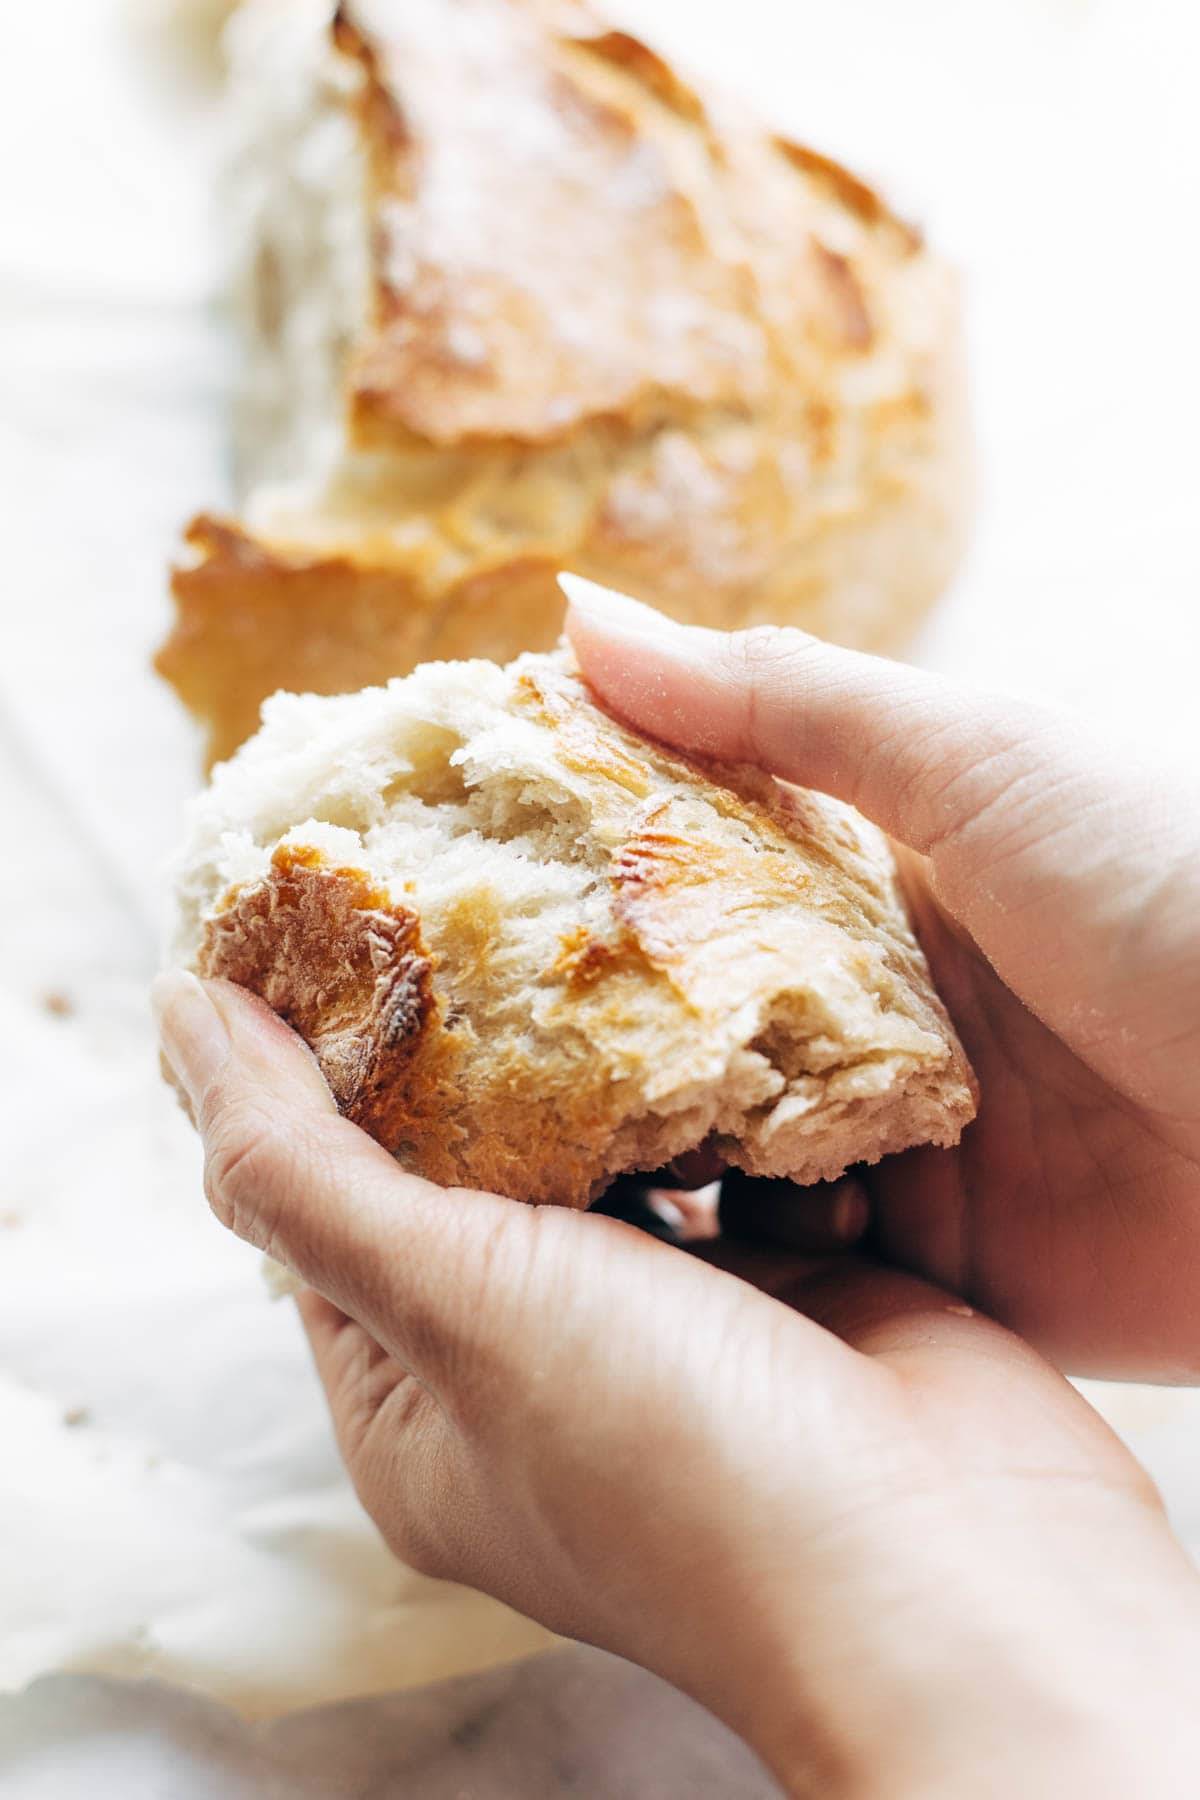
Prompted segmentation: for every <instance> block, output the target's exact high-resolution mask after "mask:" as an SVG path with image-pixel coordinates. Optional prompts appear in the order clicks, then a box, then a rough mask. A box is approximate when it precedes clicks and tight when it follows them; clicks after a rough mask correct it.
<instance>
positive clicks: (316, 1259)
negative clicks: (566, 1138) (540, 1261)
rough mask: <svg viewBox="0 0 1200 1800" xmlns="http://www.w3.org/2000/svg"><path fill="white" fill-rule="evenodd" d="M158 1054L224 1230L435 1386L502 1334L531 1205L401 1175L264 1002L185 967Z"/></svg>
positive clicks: (169, 981)
mask: <svg viewBox="0 0 1200 1800" xmlns="http://www.w3.org/2000/svg"><path fill="white" fill-rule="evenodd" d="M154 1007H155V1011H156V1013H157V1015H158V1019H159V1029H160V1033H161V1039H162V1048H163V1055H164V1059H165V1061H166V1063H167V1065H168V1069H169V1072H170V1073H171V1074H172V1075H173V1076H174V1078H175V1080H176V1082H177V1084H178V1085H179V1087H180V1088H181V1089H182V1090H183V1092H184V1094H185V1095H186V1098H187V1100H188V1103H189V1106H190V1109H191V1112H192V1116H193V1118H194V1120H195V1122H196V1125H197V1127H198V1129H199V1131H200V1135H201V1138H202V1140H203V1144H204V1162H205V1190H206V1192H207V1194H208V1198H209V1202H210V1204H211V1206H212V1209H213V1211H214V1212H215V1213H216V1215H217V1217H218V1219H220V1221H221V1223H222V1224H224V1225H226V1226H227V1227H228V1228H229V1229H230V1230H231V1231H233V1232H235V1233H236V1234H237V1235H238V1236H239V1237H241V1238H244V1239H245V1240H246V1241H247V1242H249V1243H251V1244H253V1245H255V1246H256V1248H257V1249H259V1250H262V1251H263V1252H265V1253H266V1254H267V1255H269V1256H272V1257H274V1258H275V1259H276V1260H277V1261H279V1262H281V1263H283V1264H284V1266H285V1267H287V1268H288V1269H290V1270H292V1271H293V1272H294V1273H295V1274H296V1275H297V1276H299V1278H300V1279H301V1281H302V1282H303V1283H304V1284H305V1285H306V1286H308V1287H311V1288H315V1289H316V1290H317V1292H318V1293H320V1294H322V1295H324V1296H325V1298H326V1299H327V1300H329V1301H332V1302H333V1304H334V1305H335V1306H336V1307H337V1308H338V1309H339V1310H340V1311H342V1312H344V1313H346V1314H347V1315H349V1316H350V1317H351V1318H354V1319H356V1320H358V1322H359V1323H360V1324H361V1325H363V1326H365V1327H366V1329H367V1330H368V1331H369V1332H370V1333H371V1334H372V1336H373V1337H375V1338H376V1339H377V1341H378V1342H379V1343H380V1344H382V1345H383V1346H384V1347H385V1348H386V1349H387V1350H388V1351H389V1352H390V1353H391V1355H393V1356H394V1357H395V1358H396V1359H397V1361H398V1362H400V1363H401V1364H402V1366H403V1367H404V1368H406V1369H408V1370H410V1371H411V1372H412V1373H414V1374H416V1375H418V1376H419V1377H420V1378H421V1379H422V1380H423V1381H425V1382H426V1384H427V1385H429V1386H430V1387H434V1388H436V1387H437V1386H438V1385H439V1382H440V1379H441V1376H442V1374H443V1373H444V1369H445V1366H446V1365H447V1364H448V1362H449V1361H450V1360H452V1359H454V1358H455V1357H457V1356H458V1355H459V1353H460V1352H461V1351H464V1350H470V1349H471V1348H475V1347H478V1346H479V1345H480V1344H481V1343H482V1344H483V1345H484V1346H485V1348H486V1345H487V1341H488V1339H489V1337H490V1336H491V1335H494V1332H495V1329H496V1318H495V1314H496V1308H495V1307H494V1306H490V1305H489V1304H488V1300H489V1292H488V1290H489V1287H490V1286H491V1279H492V1276H493V1274H494V1273H495V1272H496V1271H497V1270H498V1269H499V1267H500V1264H501V1261H502V1256H501V1250H502V1249H503V1250H504V1251H505V1253H506V1255H507V1257H508V1258H509V1259H511V1258H512V1257H513V1256H514V1255H517V1256H519V1254H520V1246H519V1245H517V1244H515V1243H512V1242H510V1240H514V1239H516V1238H519V1237H520V1235H521V1233H522V1231H523V1230H524V1231H527V1230H528V1229H529V1228H531V1227H532V1225H533V1222H534V1217H535V1215H534V1212H533V1209H531V1208H530V1209H527V1208H525V1207H521V1206H517V1205H515V1204H514V1203H513V1202H511V1201H505V1200H501V1199H499V1198H497V1197H496V1196H495V1195H490V1194H477V1193H472V1192H467V1191H463V1190H449V1191H447V1190H444V1189H442V1188H439V1187H436V1186H434V1184H433V1183H432V1182H428V1181H423V1180H421V1179H420V1177H418V1176H415V1175H409V1174H407V1173H406V1172H405V1171H403V1170H402V1169H400V1168H399V1167H398V1166H397V1164H396V1163H395V1162H394V1161H393V1159H392V1158H391V1157H390V1156H389V1155H388V1154H387V1152H386V1151H385V1150H384V1149H382V1148H381V1146H380V1145H378V1144H377V1143H375V1141H374V1140H373V1139H372V1138H370V1137H368V1136H367V1134H366V1133H365V1132H364V1131H361V1130H360V1129H359V1127H358V1126H357V1125H354V1124H351V1122H350V1121H349V1120H348V1119H343V1118H341V1117H340V1115H339V1114H338V1111H337V1108H336V1106H335V1104H334V1100H333V1096H332V1095H331V1093H330V1091H329V1089H328V1087H327V1086H326V1084H325V1080H324V1077H323V1076H322V1074H321V1072H320V1070H319V1068H318V1067H317V1064H316V1061H315V1059H314V1058H313V1056H312V1054H311V1052H310V1051H309V1050H308V1048H307V1046H306V1045H305V1044H304V1042H303V1041H302V1039H300V1038H299V1037H298V1036H297V1035H296V1034H295V1033H294V1032H293V1031H291V1030H290V1029H289V1028H288V1026H287V1025H285V1024H284V1023H283V1021H282V1020H281V1019H279V1018H277V1017H276V1015H275V1014H274V1013H273V1012H272V1011H271V1010H270V1008H269V1007H267V1006H266V1005H265V1004H264V1003H263V1002H262V1001H261V1000H258V999H257V998H255V997H254V996H253V995H251V994H249V993H247V992H246V991H245V990H244V989H243V988H240V987H237V986H235V985H234V984H233V983H232V982H227V981H207V982H201V981H199V980H197V978H196V977H195V976H194V975H192V974H189V973H186V972H184V971H183V970H179V969H175V970H171V971H169V972H168V973H167V974H164V975H161V976H159V978H158V981H157V982H156V984H155V989H154Z"/></svg>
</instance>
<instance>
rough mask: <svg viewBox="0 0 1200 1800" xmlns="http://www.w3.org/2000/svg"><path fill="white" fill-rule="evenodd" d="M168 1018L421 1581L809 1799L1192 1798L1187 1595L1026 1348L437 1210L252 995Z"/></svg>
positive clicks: (223, 1188)
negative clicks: (465, 1587) (626, 1690)
mask: <svg viewBox="0 0 1200 1800" xmlns="http://www.w3.org/2000/svg"><path fill="white" fill-rule="evenodd" d="M159 1004H160V1007H161V1010H162V1018H163V1042H164V1050H165V1053H166V1055H167V1058H168V1060H169V1062H170V1063H171V1065H172V1067H173V1069H174V1070H175V1072H176V1074H177V1076H178V1078H179V1079H180V1081H181V1083H182V1084H183V1086H184V1088H185V1090H186V1092H187V1094H188V1096H189V1099H190V1104H191V1107H192V1111H193V1114H194V1116H195V1118H196V1120H197V1123H198V1124H199V1126H200V1129H201V1131H202V1133H203V1136H204V1142H205V1148H206V1180H207V1188H208V1192H209V1196H210V1199H211V1201H212V1204H213V1206H214V1208H215V1210H216V1212H217V1214H218V1216H219V1217H220V1218H221V1219H222V1220H223V1221H224V1222H225V1223H226V1224H227V1225H228V1226H230V1227H231V1228H232V1229H233V1230H235V1231H237V1232H238V1233H239V1234H240V1235H241V1236H243V1237H245V1238H247V1239H248V1240H249V1241H250V1242H251V1243H254V1244H256V1245H257V1246H258V1247H259V1248H260V1249H262V1250H264V1251H266V1252H268V1253H269V1254H271V1255H273V1256H275V1257H277V1258H279V1259H280V1260H281V1261H283V1262H284V1263H285V1264H286V1265H287V1266H289V1267H290V1268H291V1269H292V1270H294V1271H295V1273H296V1274H297V1276H298V1277H299V1278H300V1280H301V1281H302V1282H304V1283H306V1284H307V1291H306V1292H305V1293H304V1294H303V1295H302V1298H301V1301H300V1306H301V1312H302V1316H303V1319H304V1322H305V1325H306V1327H307V1329H308V1333H309V1336H310V1339H311V1341H312V1346H313V1351H314V1354H315V1357H316V1361H317V1366H318V1369H319V1371H320V1374H321V1378H322V1380H323V1382H324V1385H325V1389H326V1393H327V1395H328V1398H329V1404H330V1408H331V1411H332V1414H333V1420H334V1425H335V1427H336V1430H337V1435H338V1441H339V1443H340V1446H341V1449H342V1453H343V1455H344V1457H345V1459H346V1462H347V1465H348V1467H349V1470H350V1473H351V1475H352V1477H353V1479H354V1482H355V1484H356V1486H357V1488H358V1491H359V1494H360V1495H361V1497H362V1500H363V1503H364V1505H365V1506H366V1507H367V1509H368V1510H369V1511H370V1513H371V1514H372V1516H373V1517H374V1518H375V1519H376V1520H377V1522H378V1524H379V1526H380V1528H381V1529H382V1531H383V1533H384V1535H385V1536H386V1537H387V1539H388V1541H389V1542H390V1543H391V1544H392V1546H393V1547H394V1548H395V1550H396V1551H397V1552H398V1553H399V1554H400V1555H401V1556H402V1557H403V1558H404V1559H405V1560H406V1561H408V1562H409V1563H411V1564H412V1565H414V1566H415V1567H416V1568H418V1569H421V1570H424V1571H426V1572H428V1573H430V1574H433V1575H437V1576H442V1577H447V1578H450V1579H453V1580H456V1581H462V1582H468V1583H470V1584H471V1585H473V1586H475V1587H478V1588H481V1589H483V1590H485V1591H487V1592H489V1593H492V1594H495V1595H497V1596H499V1597H500V1598H501V1599H503V1600H506V1601H508V1602H509V1603H510V1604H511V1605H513V1606H516V1607H518V1608H520V1609H521V1610H522V1611H523V1612H525V1613H527V1614H530V1615H531V1616H533V1617H534V1618H537V1619H540V1620H541V1621H542V1622H543V1623H545V1624H547V1625H548V1626H550V1627H551V1628H552V1629H554V1630H556V1631H559V1632H562V1633H565V1634H568V1635H570V1636H573V1637H577V1638H583V1639H586V1640H589V1641H591V1642H593V1643H596V1644H600V1645H603V1646H605V1647H607V1648H608V1649H611V1650H614V1651H617V1652H619V1653H620V1654H622V1655H624V1656H627V1657H630V1658H632V1659H634V1660H636V1661H638V1662H641V1663H642V1664H644V1665H645V1666H646V1667H648V1668H651V1669H654V1670H656V1671H657V1672H658V1673H660V1674H662V1675H664V1676H665V1677H666V1678H667V1679H668V1680H671V1681H673V1682H675V1683H676V1684H677V1685H678V1686H680V1687H682V1688H683V1689H685V1690H686V1691H688V1692H690V1693H691V1694H693V1695H694V1696H696V1697H697V1698H698V1699H699V1700H700V1701H702V1702H703V1703H705V1704H707V1705H708V1706H709V1707H710V1708H711V1709H712V1710H713V1711H715V1712H716V1713H717V1714H718V1715H719V1716H721V1717H722V1718H724V1719H725V1720H726V1721H727V1722H728V1723H729V1724H730V1725H731V1726H732V1727H733V1729H734V1730H736V1731H738V1732H740V1733H741V1734H742V1735H743V1736H744V1737H746V1738H747V1740H748V1741H749V1742H750V1743H752V1744H753V1745H754V1746H755V1747H756V1748H757V1749H758V1751H759V1752H760V1754H761V1755H762V1756H763V1757H764V1759H765V1760H766V1762H767V1763H768V1765H769V1766H770V1767H771V1768H772V1769H773V1770H774V1771H775V1773H776V1774H777V1776H778V1777H779V1779H780V1781H781V1782H782V1783H783V1785H784V1787H785V1789H786V1790H787V1791H788V1792H789V1793H791V1794H794V1795H805V1796H809V1795H811V1796H820V1797H821V1800H841V1797H842V1796H845V1797H846V1800H873V1797H875V1796H879V1797H880V1800H882V1797H883V1796H886V1797H887V1800H910V1797H911V1800H917V1797H918V1796H919V1800H941V1797H943V1796H944V1797H946V1800H951V1797H953V1800H976V1797H983V1796H996V1797H997V1800H999V1797H1000V1796H1004V1797H1005V1800H1008V1797H1009V1796H1011V1795H1013V1794H1017V1793H1019V1794H1021V1795H1022V1796H1029V1797H1035V1796H1046V1797H1047V1800H1049V1796H1054V1800H1074V1797H1075V1796H1079V1797H1080V1800H1084V1797H1086V1800H1106V1797H1108V1796H1112V1797H1113V1800H1116V1797H1117V1796H1120V1797H1121V1800H1125V1797H1126V1796H1128V1795H1130V1794H1134V1793H1136V1794H1137V1795H1139V1797H1141V1796H1146V1797H1147V1800H1149V1797H1154V1800H1158V1797H1160V1796H1166V1795H1179V1796H1180V1797H1181V1800H1182V1796H1184V1795H1185V1794H1190V1793H1191V1791H1192V1787H1193V1785H1194V1771H1195V1768H1196V1766H1197V1761H1198V1759H1200V1741H1198V1739H1200V1724H1198V1723H1197V1709H1196V1707H1195V1695H1194V1692H1192V1691H1191V1683H1192V1678H1193V1671H1194V1669H1195V1667H1196V1666H1197V1661H1198V1658H1200V1623H1198V1620H1200V1599H1198V1590H1200V1583H1198V1581H1197V1578H1196V1576H1195V1574H1194V1572H1193V1570H1192V1568H1191V1565H1190V1564H1189V1562H1188V1560H1187V1558H1186V1556H1185V1555H1184V1553H1183V1552H1182V1550H1181V1549H1180V1548H1179V1546H1178V1545H1177V1544H1176V1542H1175V1540H1174V1539H1173V1538H1172V1536H1171V1533H1170V1531H1169V1529H1168V1527H1167V1524H1166V1521H1165V1519H1164V1517H1163V1514H1162V1510H1161V1507H1160V1505H1159V1503H1158V1500H1157V1497H1156V1495H1155V1494H1154V1491H1153V1489H1152V1488H1151V1486H1150V1484H1149V1483H1148V1482H1147V1480H1146V1479H1145V1477H1144V1476H1143V1475H1142V1473H1141V1472H1140V1470H1139V1469H1138V1468H1137V1465H1136V1464H1135V1463H1134V1462H1133V1461H1132V1459H1131V1458H1130V1457H1129V1456H1128V1455H1127V1453H1126V1452H1125V1451H1124V1450H1123V1449H1122V1447H1121V1446H1120V1444H1119V1443H1118V1442H1117V1441H1116V1439H1115V1438H1114V1437H1113V1436H1112V1435H1111V1434H1110V1433H1109V1431H1108V1429H1107V1428H1106V1427H1105V1426H1104V1425H1103V1423H1102V1422H1101V1421H1100V1419H1099V1418H1098V1417H1097V1416H1096V1415H1095V1414H1094V1413H1093V1412H1092V1411H1091V1410H1090V1409H1089V1408H1088V1407H1087V1406H1086V1405H1085V1404H1084V1402H1083V1401H1082V1400H1081V1399H1080V1398H1079V1397H1078V1395H1077V1394H1075V1392H1074V1391H1073V1390H1072V1389H1071V1388H1070V1387H1069V1385H1068V1384H1067V1383H1066V1382H1065V1381H1064V1380H1063V1379H1062V1378H1061V1377H1060V1376H1059V1375H1057V1374H1056V1373H1055V1372H1054V1371H1053V1370H1052V1369H1051V1368H1049V1366H1048V1365H1046V1364H1045V1363H1043V1362H1042V1361H1041V1360H1040V1359H1039V1358H1038V1357H1037V1356H1036V1355H1034V1353H1033V1352H1032V1351H1030V1350H1028V1349H1026V1348H1025V1347H1024V1346H1023V1345H1022V1344H1021V1343H1020V1342H1019V1341H1018V1340H1017V1339H1016V1338H1014V1337H1012V1336H1010V1335H1009V1333H1007V1332H1006V1331H1004V1330H1003V1329H1001V1328H1000V1327H999V1326H997V1325H994V1324H992V1323H991V1322H990V1321H988V1320H986V1319H985V1318H983V1317H981V1316H980V1315H979V1314H977V1313H973V1312H972V1311H971V1309H970V1308H968V1307H966V1306H964V1305H963V1304H962V1303H961V1302H959V1301H957V1300H954V1299H952V1298H951V1297H950V1296H947V1295H946V1294H944V1293H941V1292H939V1291H938V1290H936V1289H934V1288H932V1287H930V1286H928V1285H926V1284H925V1283H923V1282H921V1281H918V1280H916V1279H914V1278H912V1277H911V1276H907V1275H903V1274H898V1273H895V1272H889V1271H887V1270H883V1269H880V1268H878V1267H872V1266H871V1265H869V1264H867V1263H865V1262H863V1261H860V1260H859V1259H857V1258H856V1257H854V1256H850V1255H843V1256H842V1257H841V1258H836V1257H833V1258H826V1259H813V1258H804V1257H798V1256H795V1255H789V1256H780V1255H776V1256H765V1255H763V1254H761V1253H758V1252H755V1251H754V1250H753V1249H750V1248H744V1247H739V1246H737V1245H726V1246H724V1247H723V1248H722V1249H721V1250H720V1251H719V1255H720V1257H721V1258H722V1259H723V1260H724V1261H725V1262H726V1264H727V1265H729V1266H728V1267H727V1268H720V1267H715V1266H711V1265H710V1264H708V1263H706V1262H704V1261H702V1260H700V1259H699V1258H698V1257H692V1256H688V1255H685V1254H683V1253H681V1252H680V1251H679V1250H677V1249H674V1248H672V1247H670V1246H667V1245H664V1244H662V1243H659V1242H656V1241H654V1240H653V1239H652V1238H651V1237H649V1236H648V1235H646V1234H644V1233H641V1232H638V1231H636V1230H634V1229H632V1228H631V1227H629V1226H626V1225H622V1224H619V1223H618V1222H616V1221H615V1220H612V1219H607V1218H602V1217H600V1216H598V1215H595V1214H586V1213H585V1214H581V1213H573V1212H568V1211H564V1210H559V1209H556V1208H551V1207H546V1208H540V1209H539V1208H533V1207H526V1206H519V1205H516V1204H514V1203H513V1202H511V1201H505V1200H500V1199H497V1198H495V1197H493V1196H489V1195H486V1194H475V1193H459V1192H455V1193H443V1192H441V1191H440V1190H438V1189H436V1188H434V1187H432V1186H430V1184H429V1183H427V1182H424V1181H421V1180H419V1179H417V1178H415V1177H413V1176H410V1175H407V1174H405V1173H403V1172H402V1171H401V1170H400V1169H399V1168H398V1167H397V1165H396V1164H395V1163H394V1162H393V1161H392V1160H391V1158H390V1157H388V1156H387V1155H386V1154H385V1152H384V1151H383V1150H382V1149H380V1148H379V1146H378V1145H376V1144H375V1143H373V1142H372V1141H371V1140H370V1139H369V1138H368V1137H366V1136H365V1135H364V1134H363V1133H362V1132H361V1131H359V1130H358V1129H357V1127H355V1126H353V1125H351V1124H350V1123H348V1122H347V1121H346V1120H344V1119H341V1118H340V1117H339V1116H338V1115H337V1112H336V1110H335V1108H334V1105H333V1101H332V1099H331V1097H330V1094H329V1092H328V1089H327V1088H326V1086H325V1083H324V1081H323V1079H322V1078H321V1076H320V1074H319V1072H318V1070H317V1067H316V1065H315V1063H314V1061H313V1059H312V1057H311V1056H310V1055H309V1053H308V1052H307V1050H306V1049H305V1047H304V1046H303V1044H302V1043H301V1042H300V1040H299V1039H298V1038H296V1037H294V1036H293V1034H292V1033H291V1032H290V1031H289V1030H288V1029H287V1028H286V1027H285V1026H284V1025H283V1024H282V1023H281V1022H280V1021H279V1020H278V1019H276V1018H275V1017H274V1015H272V1014H271V1013H270V1012H269V1011H268V1010H267V1009H266V1008H265V1007H264V1006H262V1005H261V1003H259V1002H258V1001H256V1000H254V999H252V998H251V997H250V996H248V995H246V994H244V993H243V992H241V991H240V990H239V989H237V988H233V987H230V986H228V985H226V984H223V983H211V984H208V985H207V987H203V986H202V985H201V984H200V983H199V982H197V981H196V980H195V979H194V978H193V977H190V976H185V975H178V974H177V975H173V976H170V977H167V978H165V979H164V983H163V986H162V988H161V990H160V994H159ZM711 1254H713V1255H714V1257H715V1256H717V1255H718V1252H717V1251H716V1250H714V1251H713V1252H712V1253H711ZM731 1271H732V1272H731ZM739 1275H740V1276H741V1277H742V1279H737V1278H736V1277H737V1276H739Z"/></svg>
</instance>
